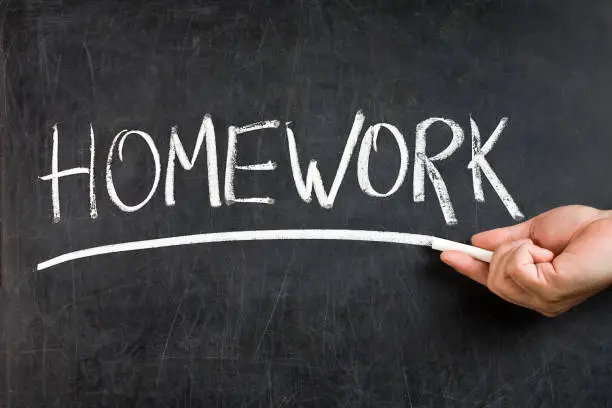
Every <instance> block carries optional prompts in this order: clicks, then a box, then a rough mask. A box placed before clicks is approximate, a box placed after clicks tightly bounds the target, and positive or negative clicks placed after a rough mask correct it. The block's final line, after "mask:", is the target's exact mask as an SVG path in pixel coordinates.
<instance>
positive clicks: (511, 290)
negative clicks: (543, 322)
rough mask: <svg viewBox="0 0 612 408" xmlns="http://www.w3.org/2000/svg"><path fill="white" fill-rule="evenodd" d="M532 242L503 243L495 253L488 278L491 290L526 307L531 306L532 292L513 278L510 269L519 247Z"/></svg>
mask: <svg viewBox="0 0 612 408" xmlns="http://www.w3.org/2000/svg"><path fill="white" fill-rule="evenodd" d="M530 242H531V241H530V240H519V241H514V242H508V243H505V244H502V245H501V246H500V247H499V248H498V250H497V251H495V253H494V254H493V258H492V260H491V271H490V273H489V277H488V280H487V287H488V288H489V290H491V292H493V293H495V294H496V295H498V296H499V297H501V298H503V299H505V300H506V301H508V302H511V303H514V304H517V305H520V306H524V307H529V300H530V294H529V293H528V292H527V291H525V290H524V289H523V288H522V287H520V286H519V285H517V284H516V282H514V280H512V278H511V277H510V275H509V273H508V271H509V268H510V265H512V263H513V260H514V258H515V257H516V253H517V251H518V249H519V248H520V247H521V246H522V245H525V244H529V243H530Z"/></svg>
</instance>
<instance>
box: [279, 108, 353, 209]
mask: <svg viewBox="0 0 612 408" xmlns="http://www.w3.org/2000/svg"><path fill="white" fill-rule="evenodd" d="M364 120H365V116H364V115H363V113H362V112H361V111H358V112H357V114H356V115H355V120H354V121H353V127H352V128H351V132H350V133H349V137H348V139H347V141H346V146H345V147H344V152H343V153H342V157H341V158H340V164H339V165H338V169H337V171H336V176H335V177H334V181H333V183H332V186H331V189H330V190H329V194H327V193H326V192H325V187H324V186H323V180H322V179H321V173H320V172H319V169H318V168H317V161H316V160H311V161H310V163H309V165H308V170H307V172H306V182H304V177H303V176H302V170H301V168H300V160H299V157H298V152H297V146H296V143H295V136H294V134H293V131H292V130H291V129H290V128H289V125H290V123H291V122H287V123H286V130H287V142H288V144H289V159H290V162H291V172H292V175H293V180H294V182H295V187H296V189H297V191H298V194H299V195H300V197H301V198H302V200H304V201H305V202H307V203H309V202H310V201H311V200H312V190H313V188H314V192H315V195H316V196H317V200H318V201H319V205H321V207H323V208H326V209H330V208H332V206H333V205H334V200H335V199H336V195H337V194H338V190H339V189H340V185H341V184H342V180H343V179H344V175H345V173H346V169H347V168H348V164H349V162H350V160H351V156H352V155H353V151H354V150H355V145H356V144H357V139H358V138H359V133H361V128H362V127H363V122H364Z"/></svg>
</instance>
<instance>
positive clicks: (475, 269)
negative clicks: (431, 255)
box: [440, 251, 489, 285]
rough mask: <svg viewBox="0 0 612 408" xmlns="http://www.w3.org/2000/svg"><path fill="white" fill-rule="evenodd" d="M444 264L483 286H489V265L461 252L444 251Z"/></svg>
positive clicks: (442, 254)
mask: <svg viewBox="0 0 612 408" xmlns="http://www.w3.org/2000/svg"><path fill="white" fill-rule="evenodd" d="M440 259H441V260H442V262H444V263H445V264H447V265H448V266H450V267H451V268H453V269H455V270H456V271H457V272H459V273H460V274H462V275H465V276H467V277H468V278H470V279H472V280H474V281H476V282H478V283H480V284H482V285H486V284H487V276H488V275H489V265H487V263H486V262H482V261H479V260H477V259H474V258H472V257H471V256H469V255H467V254H464V253H463V252H459V251H444V252H442V253H441V254H440Z"/></svg>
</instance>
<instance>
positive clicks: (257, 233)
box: [36, 229, 435, 271]
mask: <svg viewBox="0 0 612 408" xmlns="http://www.w3.org/2000/svg"><path fill="white" fill-rule="evenodd" d="M434 239H435V237H433V236H430V235H421V234H409V233H404V232H390V231H371V230H350V229H283V230H254V231H229V232H211V233H203V234H194V235H182V236H176V237H168V238H154V239H145V240H142V241H130V242H122V243H117V244H109V245H101V246H96V247H92V248H86V249H80V250H77V251H72V252H67V253H65V254H62V255H59V256H56V257H54V258H50V259H47V260H46V261H43V262H40V263H39V264H38V265H37V266H36V270H37V271H42V270H43V269H47V268H51V267H53V266H56V265H60V264H62V263H65V262H69V261H73V260H75V259H82V258H89V257H92V256H98V255H105V254H113V253H118V252H130V251H139V250H144V249H153V248H165V247H173V246H182V245H195V244H210V243H215V242H241V241H273V240H334V241H363V242H384V243H391V244H403V245H418V246H429V247H430V246H431V244H432V241H433V240H434Z"/></svg>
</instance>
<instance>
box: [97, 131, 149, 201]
mask: <svg viewBox="0 0 612 408" xmlns="http://www.w3.org/2000/svg"><path fill="white" fill-rule="evenodd" d="M132 134H134V135H138V136H140V137H141V138H143V139H144V141H145V142H147V145H148V146H149V149H150V150H151V155H152V156H153V161H154V162H155V180H154V181H153V185H152V186H151V190H150V191H149V194H148V195H147V197H146V198H145V199H144V200H142V201H141V202H140V203H139V204H136V205H127V204H125V203H124V202H123V201H121V199H120V198H119V196H118V195H117V191H115V184H114V183H113V171H112V169H111V165H112V163H113V153H114V150H115V144H116V143H117V140H119V147H118V149H117V150H118V151H119V160H120V161H123V144H124V142H125V139H127V137H128V136H129V135H132ZM160 174H161V165H160V161H159V152H158V151H157V147H156V146H155V143H154V142H153V139H152V138H151V136H149V134H148V133H145V132H141V131H139V130H130V131H127V130H122V131H121V132H119V133H118V134H117V136H115V138H114V139H113V142H112V143H111V147H110V149H109V151H108V159H107V160H106V189H107V190H108V195H109V196H110V199H111V201H112V202H113V203H115V205H116V206H117V207H119V209H121V210H122V211H125V212H134V211H138V210H140V209H141V208H142V207H144V206H145V204H147V203H148V202H149V200H150V199H151V197H153V194H155V190H157V185H158V184H159V178H160Z"/></svg>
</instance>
